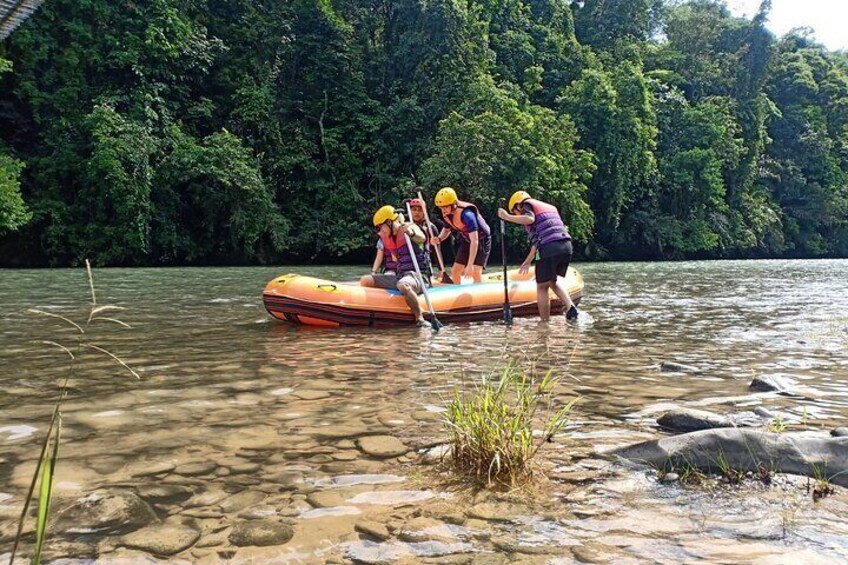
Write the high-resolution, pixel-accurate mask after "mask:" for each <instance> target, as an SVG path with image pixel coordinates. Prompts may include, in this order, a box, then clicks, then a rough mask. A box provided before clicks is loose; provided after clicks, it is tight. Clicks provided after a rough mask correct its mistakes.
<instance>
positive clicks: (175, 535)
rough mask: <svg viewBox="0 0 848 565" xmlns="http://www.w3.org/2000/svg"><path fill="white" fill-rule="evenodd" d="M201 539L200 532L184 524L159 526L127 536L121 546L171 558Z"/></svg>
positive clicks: (143, 529)
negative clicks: (170, 556)
mask: <svg viewBox="0 0 848 565" xmlns="http://www.w3.org/2000/svg"><path fill="white" fill-rule="evenodd" d="M199 538H200V532H198V531H197V530H195V529H194V528H190V527H188V526H184V525H182V524H157V525H155V526H148V527H146V528H142V529H140V530H136V531H135V532H132V533H131V534H127V535H126V536H124V537H123V538H122V540H121V544H122V545H124V546H126V547H129V548H132V549H140V550H142V551H146V552H147V553H152V554H154V555H160V556H169V555H175V554H177V553H180V552H181V551H185V550H186V549H188V548H189V547H191V546H193V545H194V544H195V542H196V541H197V540H198V539H199Z"/></svg>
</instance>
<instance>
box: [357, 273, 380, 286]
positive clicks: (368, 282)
mask: <svg viewBox="0 0 848 565" xmlns="http://www.w3.org/2000/svg"><path fill="white" fill-rule="evenodd" d="M359 286H370V287H373V286H376V285H375V284H374V277H372V276H371V275H365V276H364V277H362V278H361V279H359Z"/></svg>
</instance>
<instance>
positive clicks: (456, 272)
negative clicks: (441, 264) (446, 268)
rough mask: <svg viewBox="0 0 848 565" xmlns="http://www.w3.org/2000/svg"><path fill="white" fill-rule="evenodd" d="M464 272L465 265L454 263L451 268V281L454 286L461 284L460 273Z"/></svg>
mask: <svg viewBox="0 0 848 565" xmlns="http://www.w3.org/2000/svg"><path fill="white" fill-rule="evenodd" d="M464 270H465V265H463V264H462V263H454V264H453V267H451V279H452V280H453V282H454V284H462V271H464Z"/></svg>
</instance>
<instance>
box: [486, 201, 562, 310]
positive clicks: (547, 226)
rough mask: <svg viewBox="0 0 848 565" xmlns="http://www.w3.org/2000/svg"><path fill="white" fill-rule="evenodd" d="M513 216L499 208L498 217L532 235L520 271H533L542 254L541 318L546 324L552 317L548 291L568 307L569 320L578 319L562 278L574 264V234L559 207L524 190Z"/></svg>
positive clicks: (539, 274) (539, 281) (513, 204)
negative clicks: (537, 255) (572, 263)
mask: <svg viewBox="0 0 848 565" xmlns="http://www.w3.org/2000/svg"><path fill="white" fill-rule="evenodd" d="M509 209H510V211H511V212H512V214H510V213H509V212H507V211H506V210H504V209H503V208H498V217H499V218H500V219H502V220H504V221H506V222H511V223H513V224H519V225H522V226H524V230H525V231H526V232H527V235H528V236H530V253H528V254H527V258H526V259H524V262H523V263H522V264H521V268H520V269H519V271H520V272H522V273H526V272H527V271H529V270H530V263H531V262H532V261H533V258H534V257H536V253H537V252H538V253H539V259H538V260H537V261H536V298H537V301H538V303H539V317H540V318H541V319H542V321H543V322H545V321H547V320H548V319H549V318H550V316H551V301H550V295H549V294H548V290H553V291H554V294H556V295H557V296H558V297H559V299H560V300H562V304H563V306H564V307H565V317H566V319H568V320H575V319H577V308H575V306H574V303H573V302H571V297H570V296H569V295H568V291H567V290H566V289H565V285H564V284H562V283H561V282H560V281H559V279H558V277H564V276H565V274H566V272H567V271H568V264H569V263H570V262H571V255H572V252H573V250H572V246H571V235H569V233H568V229H567V228H566V227H565V224H564V223H563V221H562V218H561V217H560V215H559V210H557V209H556V207H555V206H552V205H551V204H548V203H546V202H542V201H541V200H535V199H533V198H531V197H530V195H529V194H527V193H526V192H524V191H523V190H519V191H517V192H516V193H515V194H513V195H512V197H511V198H510V199H509Z"/></svg>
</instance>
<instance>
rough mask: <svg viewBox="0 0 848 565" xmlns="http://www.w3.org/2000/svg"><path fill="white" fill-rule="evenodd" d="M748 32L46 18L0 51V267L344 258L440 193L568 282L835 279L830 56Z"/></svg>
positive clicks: (289, 7)
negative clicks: (553, 211) (540, 241)
mask: <svg viewBox="0 0 848 565" xmlns="http://www.w3.org/2000/svg"><path fill="white" fill-rule="evenodd" d="M769 9H770V3H769V1H768V0H766V1H765V2H763V4H762V6H761V9H760V11H759V13H758V14H757V15H756V16H755V17H754V18H753V19H751V20H748V19H742V18H738V17H734V16H733V15H731V13H730V12H729V11H728V10H727V8H726V7H725V6H724V5H723V4H722V3H721V2H715V1H712V0H694V1H689V2H670V1H664V0H583V1H580V2H571V3H569V2H567V1H565V0H270V1H264V2H257V1H255V0H138V1H130V0H126V1H120V2H118V1H114V0H48V1H47V2H46V3H45V4H44V5H43V6H42V8H41V9H40V10H39V11H38V12H37V13H36V15H35V16H34V17H32V18H31V19H30V20H29V21H28V22H26V23H25V24H24V25H23V26H21V27H20V28H19V29H18V30H17V31H16V32H15V33H13V34H12V35H11V37H10V38H9V39H7V40H6V41H5V42H4V43H2V45H0V265H4V266H16V265H23V266H26V265H32V266H36V265H38V266H41V265H70V264H77V263H78V262H79V260H80V259H81V258H83V257H90V258H92V259H93V260H94V262H95V264H97V265H100V266H103V265H172V264H175V265H185V264H258V263H279V262H304V261H314V262H321V263H333V262H341V261H349V260H354V259H356V260H361V259H364V258H365V257H370V255H371V252H372V249H373V241H372V239H373V230H372V228H371V225H370V218H371V214H372V213H373V210H374V209H376V208H377V207H378V206H379V205H382V204H383V203H399V202H400V201H401V200H402V199H403V198H405V197H409V196H412V190H413V187H415V186H421V187H423V189H424V191H425V194H427V195H428V198H432V196H433V194H434V192H435V189H437V188H439V187H441V186H443V185H450V186H453V187H455V188H456V189H457V191H458V192H459V194H460V197H462V198H464V199H466V200H471V201H474V202H476V203H478V204H479V205H480V206H481V208H482V209H483V211H484V213H485V214H486V215H487V217H489V218H494V210H495V208H496V206H497V200H498V199H499V198H501V197H508V196H509V195H510V194H511V193H512V191H513V190H515V189H517V188H524V189H526V190H528V191H530V192H531V193H532V194H533V195H534V196H538V197H539V198H541V199H544V200H547V201H549V202H551V203H553V204H556V205H557V206H559V207H560V209H561V210H562V212H563V216H564V217H565V219H566V221H567V223H568V224H569V226H570V228H571V232H572V234H573V235H574V236H575V238H576V239H577V240H578V242H579V245H578V251H579V254H580V255H581V256H582V257H583V258H587V259H681V258H722V257H733V258H755V257H846V256H848V55H846V54H845V53H844V52H831V51H828V50H827V49H826V48H824V47H823V46H821V45H819V44H817V43H816V42H815V41H814V39H813V38H812V36H811V34H810V32H809V30H803V29H801V30H795V31H793V32H791V33H790V34H788V35H787V36H785V37H783V38H776V37H774V35H773V34H772V33H770V32H769V31H768V30H767V29H766V28H765V22H766V20H767V17H768V11H769ZM509 243H510V248H511V250H512V251H513V253H516V256H518V255H519V254H520V253H522V252H523V250H524V249H526V242H525V240H524V237H523V235H522V233H521V232H520V231H518V230H516V231H511V232H510V242H509Z"/></svg>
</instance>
